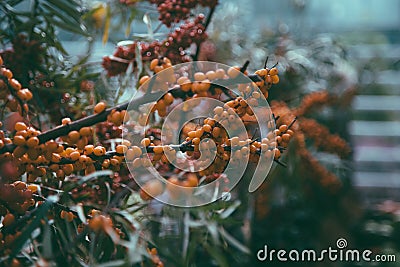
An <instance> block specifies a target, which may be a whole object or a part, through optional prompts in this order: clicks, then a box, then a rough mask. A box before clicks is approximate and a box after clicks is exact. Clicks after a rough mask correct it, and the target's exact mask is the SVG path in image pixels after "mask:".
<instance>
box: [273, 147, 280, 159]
mask: <svg viewBox="0 0 400 267" xmlns="http://www.w3.org/2000/svg"><path fill="white" fill-rule="evenodd" d="M280 157H281V151H280V150H279V149H278V148H274V159H279V158H280Z"/></svg>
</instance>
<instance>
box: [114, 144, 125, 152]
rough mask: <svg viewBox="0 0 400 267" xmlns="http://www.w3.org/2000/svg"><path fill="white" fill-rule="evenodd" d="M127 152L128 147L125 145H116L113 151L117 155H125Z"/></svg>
mask: <svg viewBox="0 0 400 267" xmlns="http://www.w3.org/2000/svg"><path fill="white" fill-rule="evenodd" d="M127 150H128V147H127V146H126V145H118V146H117V147H116V149H115V151H116V152H117V153H118V154H125V152H126V151H127Z"/></svg>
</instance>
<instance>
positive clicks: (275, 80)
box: [271, 75, 279, 84]
mask: <svg viewBox="0 0 400 267" xmlns="http://www.w3.org/2000/svg"><path fill="white" fill-rule="evenodd" d="M271 80H272V83H273V84H277V83H279V76H278V75H274V76H271Z"/></svg>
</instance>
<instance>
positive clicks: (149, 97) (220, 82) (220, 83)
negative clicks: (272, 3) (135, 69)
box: [0, 74, 262, 154]
mask: <svg viewBox="0 0 400 267" xmlns="http://www.w3.org/2000/svg"><path fill="white" fill-rule="evenodd" d="M247 77H248V78H249V79H250V80H251V81H253V82H256V81H260V80H262V78H261V77H260V76H258V75H257V74H250V75H248V76H247ZM241 83H248V79H247V78H246V77H244V76H242V75H239V76H238V77H236V78H233V79H217V80H214V81H213V83H212V84H213V85H215V86H216V87H219V88H222V89H223V91H224V93H225V94H227V93H228V92H229V89H226V88H224V87H227V86H230V85H235V84H241ZM168 92H169V93H171V94H172V95H173V96H174V97H176V98H182V99H185V98H186V97H191V96H193V94H194V93H193V92H192V91H189V92H184V91H182V90H181V89H180V87H179V86H175V87H173V88H171V89H169V90H168ZM164 93H165V92H161V91H160V92H153V93H146V94H144V95H143V96H140V97H138V98H136V99H133V100H132V101H129V102H125V103H122V104H120V105H117V106H114V107H110V108H108V109H106V110H104V111H103V112H101V113H99V114H93V115H90V116H87V117H84V118H81V119H79V120H76V121H74V122H72V123H70V124H66V125H62V126H58V127H56V128H53V129H51V130H49V131H47V132H44V133H41V134H39V135H38V136H37V137H38V138H39V142H40V144H43V143H45V142H47V141H49V140H52V139H56V138H57V137H60V136H64V135H67V134H68V133H69V132H71V131H79V130H80V129H81V128H82V127H87V126H92V125H94V124H96V123H99V122H102V121H106V120H107V116H108V115H109V114H110V113H111V111H113V110H127V109H128V107H130V108H131V109H134V110H137V109H138V108H139V106H141V105H143V104H147V103H150V102H153V101H156V100H157V99H159V98H160V97H161V96H162V95H163V94H164ZM228 96H229V95H228ZM15 148H16V145H14V144H7V145H5V146H4V147H3V148H2V149H0V154H3V153H6V152H10V153H12V152H13V151H14V149H15Z"/></svg>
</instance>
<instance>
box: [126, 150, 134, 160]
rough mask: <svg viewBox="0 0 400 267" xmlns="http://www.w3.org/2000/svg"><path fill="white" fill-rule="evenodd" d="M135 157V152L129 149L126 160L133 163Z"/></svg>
mask: <svg viewBox="0 0 400 267" xmlns="http://www.w3.org/2000/svg"><path fill="white" fill-rule="evenodd" d="M135 157H136V155H135V151H134V150H133V149H132V148H129V149H128V150H127V151H126V153H125V159H126V160H127V161H132V160H134V159H135Z"/></svg>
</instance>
